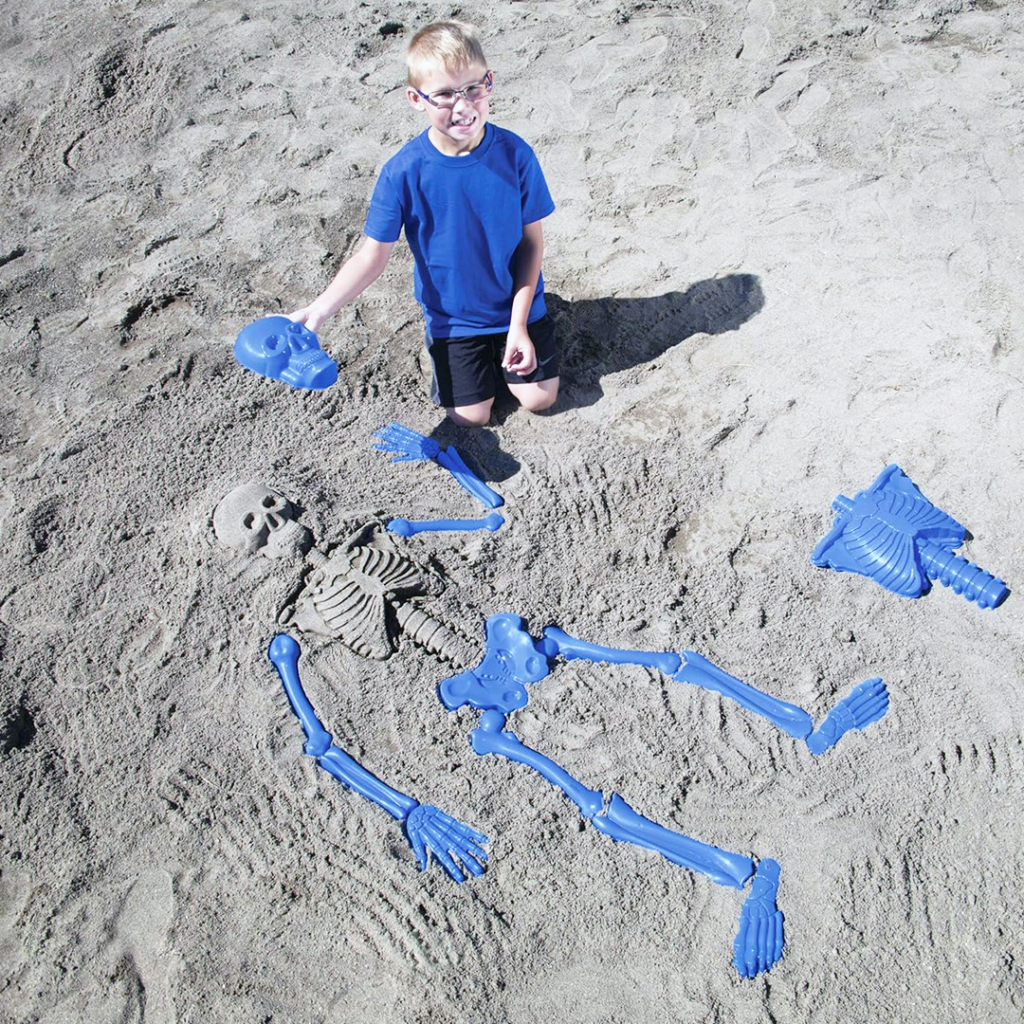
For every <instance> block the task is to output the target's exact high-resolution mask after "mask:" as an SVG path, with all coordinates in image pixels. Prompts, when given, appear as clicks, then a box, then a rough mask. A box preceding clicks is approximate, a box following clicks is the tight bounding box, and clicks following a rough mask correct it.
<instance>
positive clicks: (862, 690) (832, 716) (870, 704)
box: [807, 679, 889, 755]
mask: <svg viewBox="0 0 1024 1024" xmlns="http://www.w3.org/2000/svg"><path fill="white" fill-rule="evenodd" d="M888 710H889V691H888V690H887V689H886V688H885V683H883V682H882V680H881V679H865V680H864V682H863V683H860V684H859V685H857V686H855V687H854V688H853V689H852V690H851V691H850V694H849V696H847V697H844V698H843V699H842V700H841V701H840V702H839V703H838V704H837V705H836V706H835V707H834V708H833V709H832V710H831V711H830V712H829V713H828V715H826V716H825V721H824V722H822V723H821V725H819V726H818V728H817V729H815V730H814V732H812V733H811V735H810V736H808V737H807V746H808V747H809V748H810V751H811V753H812V754H814V755H819V754H824V753H825V751H826V750H828V749H830V748H831V747H834V746H835V745H836V744H837V743H838V742H839V740H840V739H842V737H843V736H845V735H846V733H848V732H849V731H850V730H851V729H863V728H865V727H866V726H869V725H870V724H871V723H872V722H877V721H878V720H879V719H880V718H881V717H882V716H883V715H884V714H885V713H886V711H888Z"/></svg>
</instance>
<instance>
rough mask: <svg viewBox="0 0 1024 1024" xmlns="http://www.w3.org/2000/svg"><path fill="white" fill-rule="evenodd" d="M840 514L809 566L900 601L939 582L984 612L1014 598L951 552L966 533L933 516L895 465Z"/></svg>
mask: <svg viewBox="0 0 1024 1024" xmlns="http://www.w3.org/2000/svg"><path fill="white" fill-rule="evenodd" d="M832 508H833V509H835V511H836V512H838V513H839V514H838V515H837V516H836V519H835V522H834V523H833V525H832V529H831V530H830V531H829V533H828V535H827V536H825V537H824V538H823V539H822V540H821V542H820V543H819V544H818V545H817V546H816V547H815V549H814V551H813V552H812V554H811V561H812V562H813V563H814V564H815V565H817V566H822V567H826V566H827V567H829V568H832V569H835V570H837V571H838V572H855V573H859V574H860V575H862V576H867V577H869V578H870V579H873V580H874V581H875V582H876V583H878V584H880V585H881V586H883V587H885V588H886V590H890V591H892V592H893V593H894V594H900V595H901V596H903V597H920V596H921V595H922V594H925V593H927V592H928V590H929V589H930V588H931V583H930V582H929V580H934V579H937V580H938V581H939V582H940V583H941V584H942V585H943V586H945V587H951V588H952V590H953V592H954V593H957V594H962V595H963V596H964V597H965V598H966V599H967V600H968V601H973V602H974V603H975V604H977V605H978V606H979V607H980V608H995V607H996V606H998V605H999V604H1001V603H1002V602H1003V601H1004V600H1005V599H1006V596H1007V595H1008V594H1009V589H1008V588H1007V586H1006V584H1005V583H1004V582H1003V581H1002V580H1001V579H997V578H996V577H994V576H993V575H992V574H991V573H988V572H985V570H984V569H981V568H979V567H978V566H976V565H974V564H973V563H971V562H969V561H967V559H965V558H962V557H961V556H960V555H957V554H956V553H955V552H954V550H953V549H954V548H957V547H959V546H960V545H961V544H963V542H964V539H965V538H966V536H967V531H966V529H965V528H964V527H963V526H961V525H960V523H958V522H957V521H956V520H955V519H954V518H953V517H952V516H950V515H947V514H946V513H945V512H943V511H942V510H941V509H938V508H936V507H935V506H934V505H933V504H932V503H931V502H930V501H929V500H928V499H927V498H926V497H925V496H924V495H923V494H922V493H921V491H920V490H919V489H918V488H917V486H916V485H915V484H914V482H913V481H912V480H911V479H910V478H909V477H908V476H907V475H906V474H905V473H904V472H903V470H901V469H900V467H899V466H897V465H895V463H894V464H892V465H890V466H887V467H886V468H885V469H884V470H882V472H881V473H880V474H879V476H878V479H876V480H875V482H874V483H873V484H872V485H871V486H870V487H869V488H868V489H867V490H864V491H860V492H859V493H858V494H857V495H856V496H855V497H854V498H852V499H851V498H847V497H846V496H845V495H843V494H840V495H838V496H837V497H836V499H835V500H834V501H833V502H832Z"/></svg>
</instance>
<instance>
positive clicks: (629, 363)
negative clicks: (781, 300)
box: [432, 274, 764, 481]
mask: <svg viewBox="0 0 1024 1024" xmlns="http://www.w3.org/2000/svg"><path fill="white" fill-rule="evenodd" d="M545 298H546V300H547V305H548V312H549V313H550V314H551V315H552V316H553V317H554V318H555V323H556V330H557V332H558V338H559V341H560V343H561V346H562V367H561V378H562V381H561V388H560V393H559V397H558V402H557V403H556V404H555V406H554V408H552V409H551V410H549V411H547V412H544V413H540V414H539V415H542V416H557V415H558V414H559V413H561V412H565V411H566V410H567V409H578V408H583V407H585V406H589V405H594V404H595V403H596V402H597V401H599V400H600V398H601V397H602V396H603V395H604V390H603V389H602V387H601V378H602V377H605V376H607V375H608V374H611V373H619V372H621V371H622V370H627V369H629V368H631V367H633V366H640V365H642V364H644V363H649V362H652V361H653V360H655V359H657V358H659V357H660V356H662V355H664V353H665V352H667V351H668V350H669V349H670V348H673V347H674V346H676V345H679V344H681V343H682V342H684V341H686V339H687V338H691V337H693V335H695V334H709V335H716V334H724V333H726V332H727V331H735V330H737V329H738V328H739V327H741V326H742V325H743V324H745V323H746V322H747V321H748V320H749V319H751V317H753V316H756V315H757V313H759V312H760V311H761V309H762V308H763V306H764V293H763V292H762V291H761V282H760V280H759V279H758V278H757V277H756V276H755V275H754V274H727V275H725V276H724V277H715V278H710V279H709V280H706V281H698V282H697V283H696V284H694V285H691V286H690V287H689V288H688V289H687V290H686V291H685V292H666V293H665V294H664V295H656V296H652V297H649V298H637V299H630V298H612V297H609V298H602V299H578V300H577V301H575V302H568V301H566V300H565V299H563V298H562V297H561V296H560V295H557V294H554V293H553V292H550V291H548V292H546V293H545ZM517 408H518V407H517V405H516V403H515V402H514V401H513V400H512V397H511V396H510V395H509V394H508V393H507V392H506V393H505V394H504V395H499V396H498V400H497V401H496V402H495V409H494V416H495V419H496V421H497V423H498V424H501V423H503V422H504V420H505V418H506V417H507V416H509V415H512V414H516V410H517ZM524 415H525V414H524ZM432 436H433V437H434V438H435V439H436V440H437V441H439V442H440V443H441V444H443V445H445V446H447V445H451V444H454V445H456V446H457V447H458V448H459V450H460V451H462V452H463V454H467V453H468V454H469V456H470V458H471V460H472V461H478V462H479V463H480V464H481V465H486V467H487V472H486V476H487V478H488V479H490V480H492V481H500V480H505V479H508V477H510V476H512V475H513V474H514V473H515V472H516V471H517V470H518V469H519V464H518V463H517V462H516V461H515V459H513V458H512V457H511V456H509V455H507V454H506V453H504V452H502V451H501V450H500V448H499V446H498V440H497V438H496V437H495V436H494V434H493V433H492V432H491V431H489V430H487V429H485V430H482V431H475V432H472V431H466V430H465V429H463V428H461V427H457V426H455V425H454V424H452V423H450V422H449V421H448V420H444V421H442V422H441V423H440V424H438V426H437V427H436V429H435V430H434V431H433V433H432ZM471 464H472V463H471Z"/></svg>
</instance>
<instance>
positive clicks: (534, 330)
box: [427, 314, 558, 409]
mask: <svg viewBox="0 0 1024 1024" xmlns="http://www.w3.org/2000/svg"><path fill="white" fill-rule="evenodd" d="M527 329H528V330H529V332H530V340H531V341H532V342H533V347H534V348H535V349H536V350H537V368H536V369H535V370H534V371H533V372H532V373H527V374H524V375H523V376H519V374H518V373H509V372H508V371H507V370H504V369H502V366H501V357H502V356H503V355H504V354H505V342H506V341H507V340H508V332H507V331H499V332H498V333H497V334H477V335H474V336H473V337H470V338H432V337H431V336H430V335H429V334H428V335H427V352H428V353H429V354H430V361H431V363H433V366H434V385H433V387H432V388H431V397H432V398H433V399H434V401H435V402H437V404H438V405H441V406H444V408H446V409H454V408H455V407H456V406H462V405H475V404H476V403H477V402H486V401H487V399H488V398H494V397H495V396H496V395H497V393H498V386H499V381H502V380H504V381H505V383H507V384H532V383H535V382H536V381H539V380H551V379H552V378H553V377H557V376H558V344H557V342H556V340H555V324H554V321H553V319H552V318H551V316H550V315H548V314H545V315H544V316H542V317H541V318H540V319H539V320H534V321H533V323H531V324H527Z"/></svg>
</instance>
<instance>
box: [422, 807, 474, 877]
mask: <svg viewBox="0 0 1024 1024" xmlns="http://www.w3.org/2000/svg"><path fill="white" fill-rule="evenodd" d="M405 834H406V835H407V836H408V838H409V842H410V844H411V845H412V850H413V853H415V854H416V861H417V863H418V864H419V866H420V870H421V871H425V870H426V867H427V863H428V861H429V859H430V854H431V853H433V855H434V859H435V860H436V861H437V862H438V863H439V864H440V865H441V866H442V867H443V868H444V869H445V871H447V872H448V874H449V875H450V876H451V877H452V878H453V879H454V880H455V881H456V882H463V881H465V879H466V875H465V872H466V871H468V872H469V873H470V874H471V875H482V874H483V873H484V868H483V865H484V863H485V862H486V861H487V851H486V850H484V849H483V847H482V845H481V844H482V843H486V842H487V836H485V835H484V834H483V833H481V832H477V831H476V829H472V828H470V827H469V826H468V825H464V824H463V823H462V822H461V821H456V820H455V819H454V818H452V817H450V816H449V815H447V814H445V813H444V811H442V810H439V809H438V808H437V807H433V806H431V805H430V804H420V805H419V806H418V807H417V808H415V809H414V810H413V811H412V812H411V813H410V814H409V816H408V817H407V818H406V819H405Z"/></svg>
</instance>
